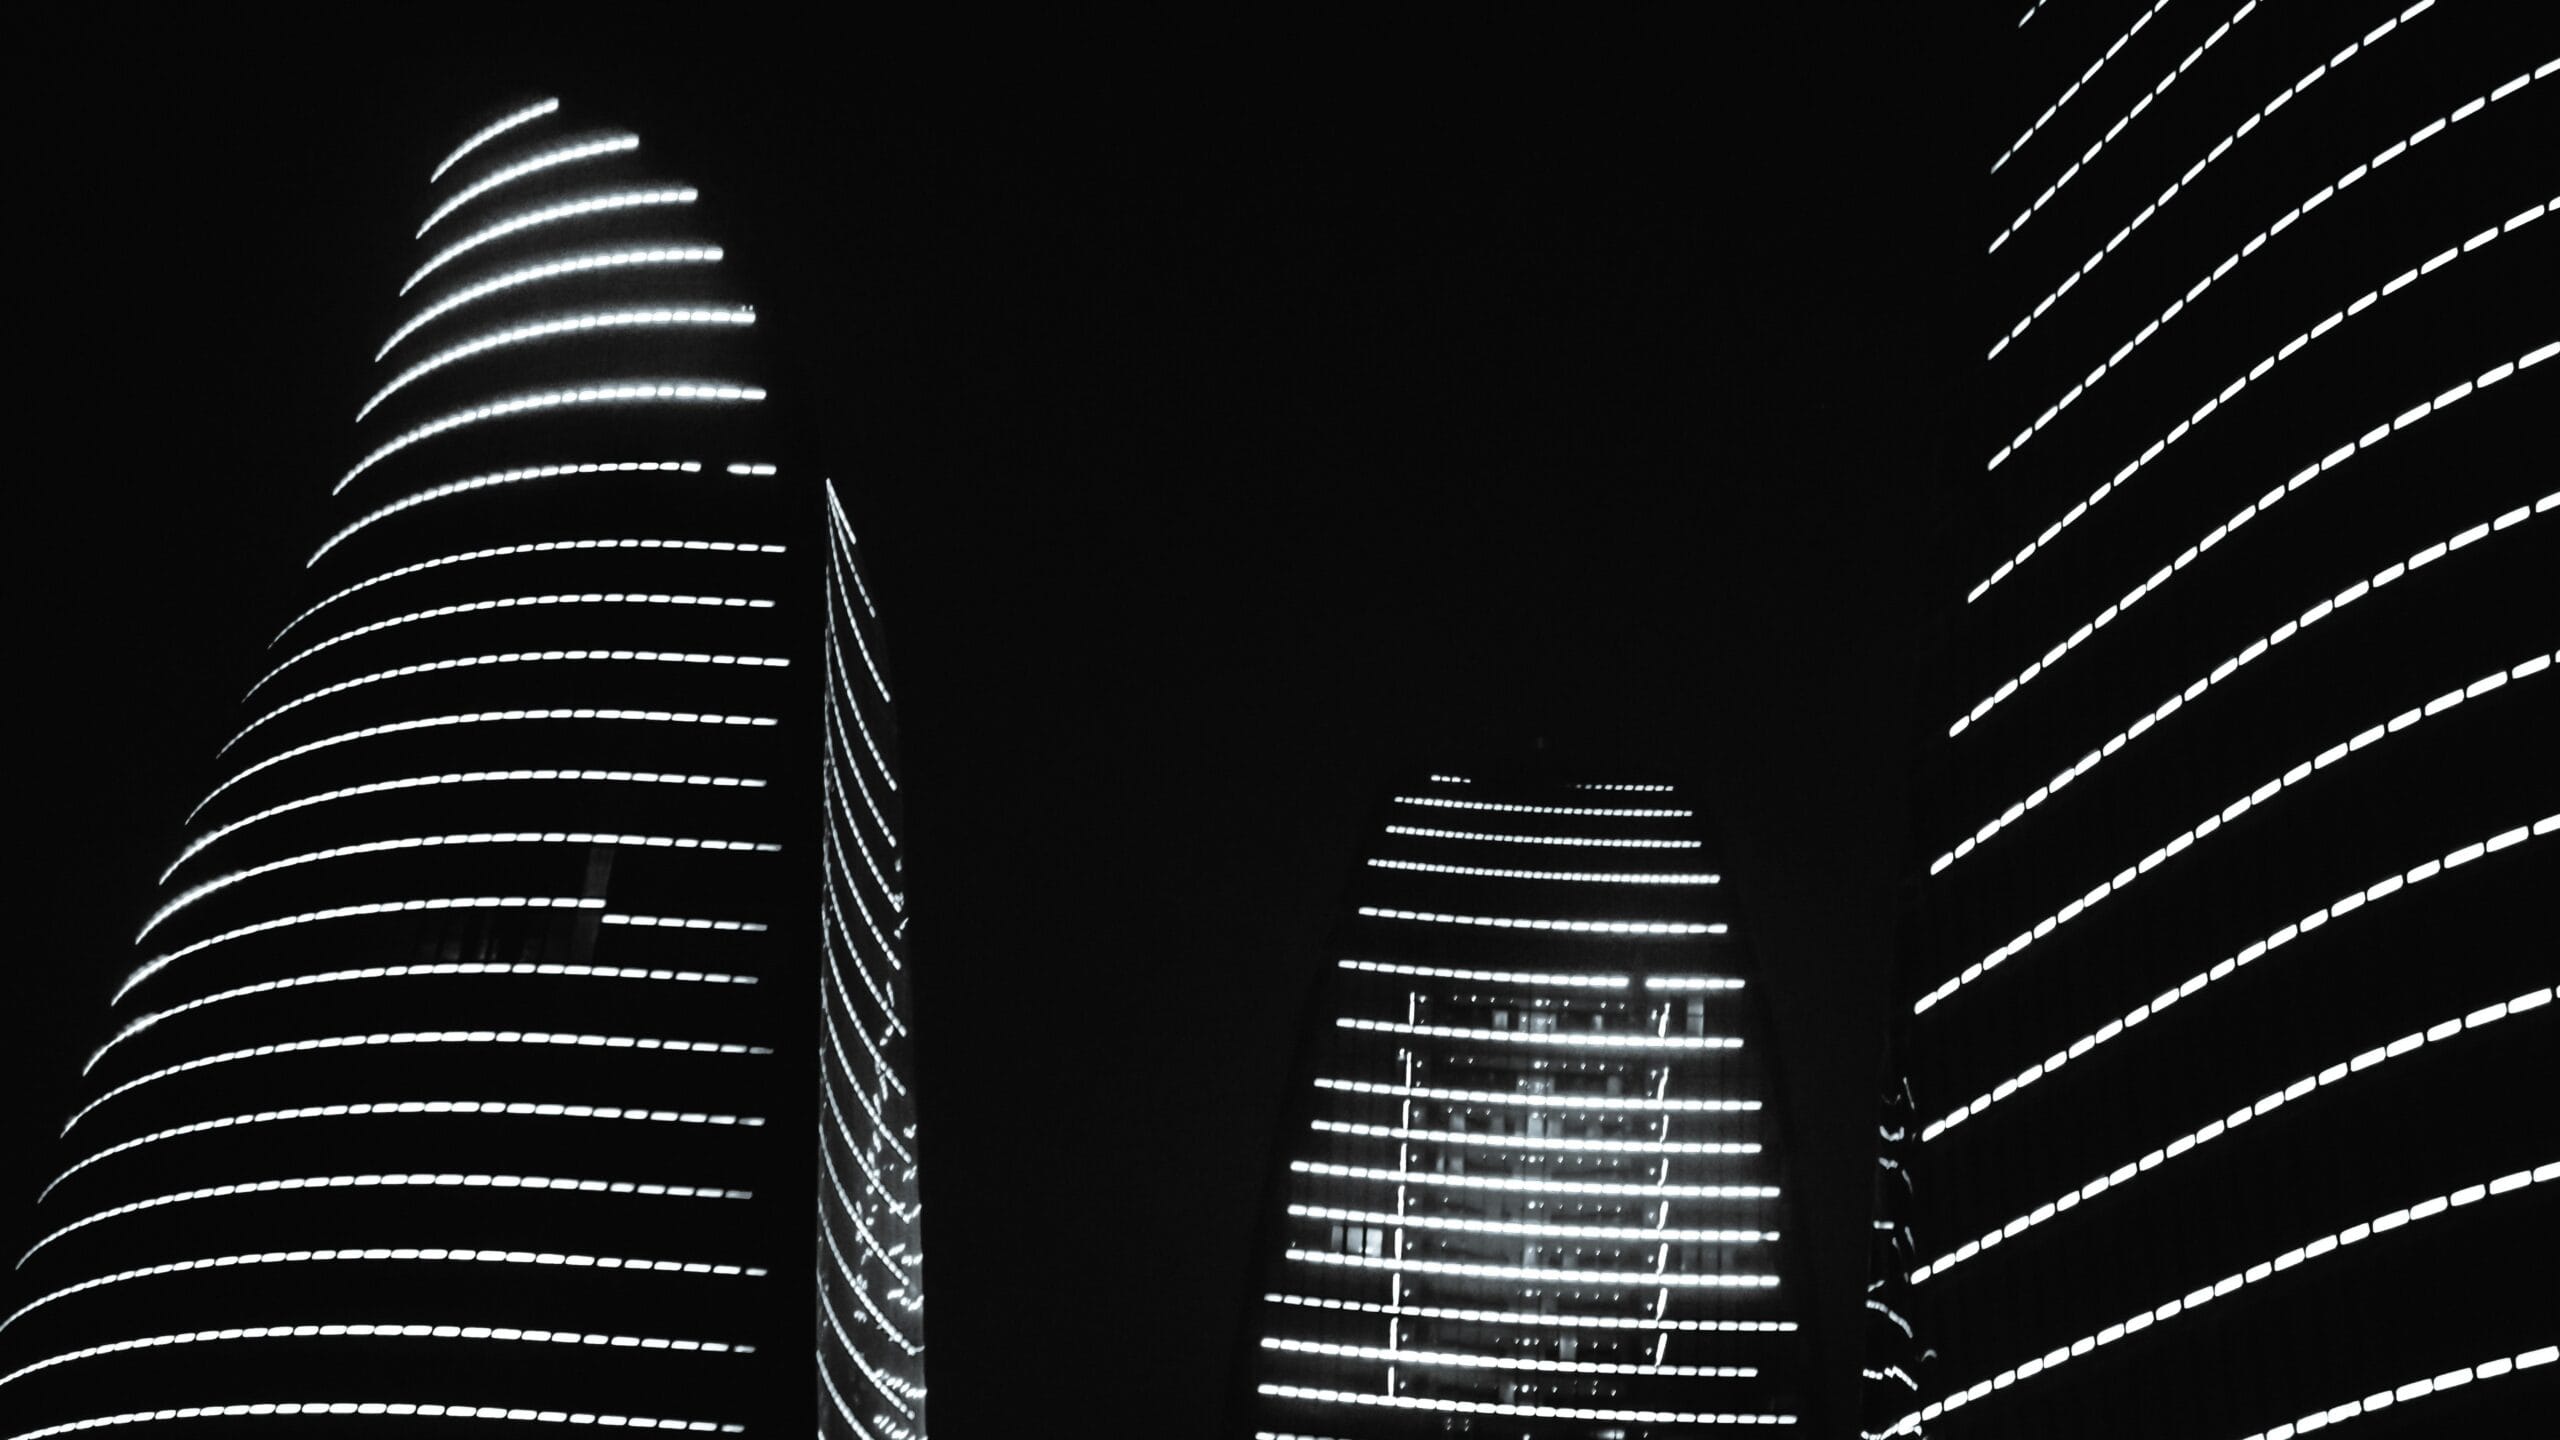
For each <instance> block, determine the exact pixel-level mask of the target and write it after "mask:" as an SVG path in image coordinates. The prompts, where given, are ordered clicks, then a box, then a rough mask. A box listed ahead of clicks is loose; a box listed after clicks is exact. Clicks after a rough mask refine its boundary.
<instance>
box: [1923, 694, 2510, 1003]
mask: <svg viewBox="0 0 2560 1440" xmlns="http://www.w3.org/2000/svg"><path fill="white" fill-rule="evenodd" d="M2552 659H2553V656H2551V655H2550V654H2547V653H2546V654H2542V655H2537V656H2535V657H2534V658H2533V659H2531V660H2527V661H2524V662H2522V663H2521V664H2518V665H2516V666H2514V667H2513V668H2511V669H2505V670H2497V671H2493V672H2492V673H2490V674H2489V675H2486V676H2484V677H2482V678H2481V679H2479V680H2477V681H2474V682H2473V683H2472V684H2470V685H2468V686H2461V685H2457V686H2455V687H2454V688H2453V689H2451V690H2449V691H2446V692H2445V693H2444V694H2442V695H2439V696H2437V697H2436V698H2435V699H2433V700H2430V701H2428V702H2426V703H2425V704H2424V705H2423V706H2422V707H2418V706H2413V707H2410V708H2409V709H2408V710H2407V711H2406V712H2404V714H2403V715H2402V717H2401V718H2400V719H2398V720H2395V721H2393V722H2392V723H2391V724H2390V726H2389V727H2388V730H2387V733H2389V734H2392V735H2398V734H2400V733H2402V732H2404V731H2407V730H2409V729H2411V728H2413V727H2415V726H2416V725H2417V724H2418V723H2419V722H2420V721H2421V720H2424V719H2426V718H2428V717H2429V716H2434V715H2441V714H2443V713H2444V712H2445V711H2447V710H2450V709H2453V708H2454V707H2456V706H2458V705H2461V704H2462V703H2463V702H2464V701H2465V700H2466V699H2467V698H2469V697H2470V696H2472V695H2474V694H2479V695H2487V694H2491V693H2494V692H2496V691H2500V690H2503V689H2505V688H2506V686H2507V684H2508V682H2509V681H2510V680H2512V679H2521V678H2526V677H2529V676H2532V675H2536V674H2539V673H2541V672H2543V671H2545V670H2548V669H2550V668H2551V661H2552ZM2527 667H2531V668H2527ZM2519 672H2521V674H2519ZM2224 673H2225V674H2226V676H2227V674H2228V672H2224ZM2366 733H2368V734H2371V733H2375V732H2373V731H2367V732H2366ZM2376 738H2379V735H2377V737H2376ZM2364 748H2368V747H2367V746H2360V745H2357V744H2355V743H2354V742H2351V741H2349V742H2341V743H2339V744H2336V745H2332V746H2330V747H2328V748H2327V749H2325V750H2322V751H2320V752H2319V753H2318V754H2317V755H2314V756H2312V757H2311V758H2309V759H2307V760H2304V761H2302V762H2301V763H2300V764H2297V765H2294V766H2292V767H2290V768H2288V769H2285V770H2282V771H2279V772H2278V773H2277V774H2275V775H2273V776H2271V777H2269V778H2268V779H2267V781H2266V782H2265V783H2264V784H2261V785H2258V786H2255V787H2253V788H2251V789H2249V790H2247V791H2244V792H2242V793H2241V795H2240V797H2239V798H2238V799H2236V800H2233V801H2231V802H2230V803H2228V804H2226V805H2221V806H2217V807H2215V808H2214V809H2213V810H2212V811H2211V812H2209V813H2207V814H2206V815H2205V816H2204V818H2202V819H2201V820H2198V821H2197V822H2196V823H2195V824H2193V825H2191V826H2189V827H2187V828H2186V829H2185V830H2184V831H2181V832H2180V833H2179V834H2178V835H2176V836H2174V837H2172V838H2171V839H2169V840H2168V841H2167V842H2165V843H2163V844H2161V845H2160V846H2158V847H2156V848H2154V849H2153V850H2152V851H2151V853H2150V854H2148V855H2145V856H2144V857H2142V859H2141V860H2139V861H2137V862H2135V863H2134V864H2131V865H2128V866H2126V867H2125V868H2124V869H2123V870H2120V871H2118V872H2117V873H2116V875H2115V878H2113V879H2110V880H2101V881H2099V882H2098V883H2097V884H2096V885H2095V886H2093V887H2091V888H2090V889H2089V890H2088V891H2087V892H2086V893H2084V894H2082V895H2080V896H2078V897H2077V898H2075V899H2073V900H2071V901H2070V902H2069V903H2067V904H2065V905H2063V906H2062V907H2061V908H2060V909H2059V910H2056V911H2055V912H2054V913H2052V914H2050V915H2047V916H2045V917H2044V918H2043V919H2042V920H2039V921H2037V922H2036V923H2035V924H2034V925H2032V926H2029V927H2028V928H2026V929H2024V930H2021V931H2019V932H2018V933H2017V935H2016V936H2014V937H2013V938H2011V939H2009V940H2007V941H2004V942H2003V943H2001V944H1999V945H1996V946H1994V947H1992V949H1991V951H1990V952H1989V953H1987V954H1985V955H1984V956H1983V957H1982V958H1981V959H1980V960H1978V961H1976V962H1975V963H1973V964H1972V965H1969V966H1967V967H1966V968H1965V969H1964V970H1963V971H1962V972H1961V973H1959V974H1956V975H1953V976H1950V977H1948V979H1947V980H1946V981H1945V982H1944V983H1942V984H1940V985H1939V986H1938V987H1937V988H1935V989H1933V990H1931V991H1930V992H1929V993H1928V994H1927V995H1924V996H1922V997H1921V1003H1920V1004H1918V1005H1917V1006H1915V1007H1914V1013H1918V1012H1919V1011H1922V1010H1926V1009H1928V1008H1929V1007H1931V1006H1934V1005H1936V1004H1938V1003H1939V1002H1941V1001H1943V1000H1945V999H1946V998H1947V997H1948V996H1950V995H1953V994H1955V993H1956V992H1957V991H1958V990H1961V989H1962V988H1964V987H1965V986H1967V985H1970V984H1972V983H1973V982H1975V981H1977V980H1979V979H1981V978H1982V977H1984V976H1986V975H1988V974H1990V973H1991V972H1992V971H1994V970H1996V969H1998V968H2000V966H2001V965H2003V964H2005V963H2006V962H2008V961H2010V960H2013V959H2016V958H2017V957H2018V956H2019V955H2021V954H2023V953H2025V951H2026V950H2027V947H2029V946H2031V945H2033V944H2035V943H2036V942H2037V941H2038V940H2041V939H2043V938H2044V937H2045V936H2047V935H2050V934H2052V933H2054V931H2055V930H2057V929H2058V928H2060V927H2061V926H2064V925H2067V924H2069V923H2071V922H2072V921H2073V920H2076V919H2078V918H2079V917H2080V916H2082V915H2085V914H2087V913H2088V912H2089V911H2091V910H2093V909H2095V908H2096V907H2097V906H2098V905H2100V904H2101V903H2103V902H2104V901H2106V900H2107V899H2109V898H2110V897H2112V896H2115V895H2119V894H2122V893H2123V892H2124V891H2125V890H2126V889H2127V888H2129V887H2130V886H2131V885H2132V884H2133V883H2134V881H2135V880H2137V879H2139V878H2140V877H2141V876H2144V875H2148V874H2150V873H2151V872H2152V871H2153V870H2155V869H2157V868H2158V867H2159V866H2160V865H2162V864H2163V863H2165V862H2166V861H2167V860H2168V859H2169V857H2171V856H2174V855H2178V854H2180V853H2182V852H2184V851H2186V850H2187V849H2189V848H2191V847H2193V846H2194V845H2196V844H2197V843H2198V842H2200V841H2203V840H2206V839H2209V838H2211V837H2212V836H2213V835H2214V834H2216V833H2218V832H2219V831H2220V830H2221V829H2222V827H2223V826H2225V825H2228V824H2230V823H2231V822H2233V821H2235V820H2237V819H2239V818H2240V817H2241V816H2243V815H2246V814H2248V813H2249V812H2250V811H2252V810H2254V809H2256V808H2257V807H2258V806H2260V805H2261V804H2264V803H2267V802H2270V801H2272V800H2274V799H2275V798H2276V797H2277V796H2279V795H2281V794H2283V793H2284V792H2285V791H2286V790H2287V789H2289V788H2291V787H2292V786H2294V785H2297V784H2300V783H2301V782H2303V781H2306V780H2308V779H2310V778H2311V777H2312V776H2313V775H2315V774H2318V773H2319V772H2320V771H2322V770H2326V769H2327V768H2329V767H2330V766H2331V765H2333V764H2336V763H2337V762H2339V761H2341V760H2344V759H2345V758H2346V757H2347V756H2349V755H2351V754H2354V753H2356V752H2357V751H2358V750H2360V749H2364ZM2058 788H2060V787H2059V786H2058V785H2056V786H2053V787H2050V788H2048V790H2047V791H2046V792H2045V793H2046V794H2050V793H2051V790H2052V789H2058ZM2018 813H2019V814H2021V815H2023V814H2024V813H2025V812H2024V810H2023V809H2021V810H2020V811H2019V812H2018Z"/></svg>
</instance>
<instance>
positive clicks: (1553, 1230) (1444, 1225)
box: [1289, 1205, 1778, 1245]
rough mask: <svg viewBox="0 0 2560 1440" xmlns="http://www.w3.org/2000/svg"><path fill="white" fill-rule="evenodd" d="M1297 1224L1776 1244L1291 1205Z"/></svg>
mask: <svg viewBox="0 0 2560 1440" xmlns="http://www.w3.org/2000/svg"><path fill="white" fill-rule="evenodd" d="M1289 1213H1290V1214H1291V1215H1294V1216H1296V1217H1297V1218H1299V1219H1301V1220H1324V1221H1340V1222H1341V1223H1343V1224H1346V1225H1379V1226H1386V1227H1389V1228H1392V1229H1398V1230H1404V1229H1412V1230H1456V1231H1462V1232H1464V1233H1467V1234H1470V1235H1524V1236H1531V1237H1550V1238H1557V1239H1566V1240H1636V1241H1651V1242H1655V1243H1661V1242H1670V1243H1673V1244H1684V1245H1685V1244H1718V1245H1754V1244H1759V1243H1761V1242H1763V1241H1773V1240H1776V1239H1777V1238H1778V1232H1777V1231H1775V1230H1673V1229H1656V1228H1653V1227H1650V1226H1643V1225H1566V1224H1552V1225H1550V1224H1539V1223H1535V1222H1531V1221H1523V1220H1468V1219H1462V1218H1459V1217H1456V1216H1448V1215H1419V1214H1413V1213H1406V1214H1402V1215H1391V1214H1388V1213H1386V1212H1384V1211H1378V1210H1344V1209H1339V1208H1336V1207H1333V1206H1329V1205H1292V1206H1290V1207H1289Z"/></svg>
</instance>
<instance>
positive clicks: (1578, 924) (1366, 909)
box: [1360, 905, 1725, 935]
mask: <svg viewBox="0 0 2560 1440" xmlns="http://www.w3.org/2000/svg"><path fill="white" fill-rule="evenodd" d="M1360 913H1361V914H1363V915H1366V916H1369V917H1370V918H1372V919H1377V920H1419V921H1423V922H1426V923H1429V924H1437V925H1478V926H1483V927H1485V928H1488V929H1495V930H1551V931H1557V932H1561V933H1565V934H1573V935H1722V934H1723V933H1725V927H1724V926H1723V925H1721V924H1715V925H1702V924H1698V923H1696V922H1694V921H1685V920H1682V921H1674V920H1548V919H1536V918H1526V917H1521V916H1512V915H1443V914H1441V913H1439V912H1437V911H1433V910H1390V909H1386V908H1384V907H1382V906H1377V905H1363V906H1361V907H1360Z"/></svg>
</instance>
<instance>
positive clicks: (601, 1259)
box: [0, 1246, 765, 1330]
mask: <svg viewBox="0 0 2560 1440" xmlns="http://www.w3.org/2000/svg"><path fill="white" fill-rule="evenodd" d="M342 1260H345V1261H353V1260H451V1261H457V1262H472V1261H478V1262H484V1263H488V1264H496V1265H567V1266H571V1267H575V1268H580V1269H588V1268H592V1269H597V1270H647V1271H661V1270H662V1271H665V1272H667V1273H668V1274H679V1273H681V1274H686V1275H739V1276H760V1275H762V1274H764V1273H765V1272H764V1269H763V1267H761V1266H754V1265H709V1264H704V1263H703V1262H701V1261H698V1260H632V1259H625V1258H622V1257H620V1256H614V1255H564V1254H555V1253H553V1252H551V1251H547V1250H546V1251H540V1252H536V1251H531V1250H445V1249H436V1248H428V1249H419V1248H416V1247H412V1246H402V1247H398V1248H377V1249H350V1250H266V1251H259V1252H255V1253H251V1254H241V1255H216V1256H211V1257H208V1258H206V1259H202V1260H171V1261H167V1262H164V1263H162V1264H158V1265H145V1266H142V1267H141V1268H139V1269H134V1270H119V1271H117V1272H116V1273H114V1274H112V1275H100V1276H97V1277H95V1278H93V1279H88V1280H83V1281H81V1282H79V1283H78V1284H76V1285H65V1286H63V1287H62V1288H61V1289H59V1290H55V1291H52V1292H50V1293H48V1294H44V1295H39V1296H37V1297H36V1298H35V1299H33V1300H31V1301H29V1302H27V1303H26V1304H25V1305H22V1306H20V1307H19V1308H18V1309H17V1310H15V1311H14V1312H12V1313H11V1314H10V1316H9V1318H7V1319H6V1320H0V1330H6V1329H8V1328H9V1327H10V1326H11V1325H14V1324H16V1323H17V1322H18V1320H19V1319H20V1318H21V1317H23V1316H24V1315H26V1313H27V1312H28V1311H30V1310H34V1309H36V1308H37V1307H38V1306H42V1305H49V1304H51V1303H52V1302H54V1301H56V1300H60V1299H62V1298H63V1297H64V1296H67V1295H78V1294H81V1293H83V1292H85V1291H89V1290H95V1289H97V1288H99V1287H100V1286H104V1285H118V1284H122V1283H124V1282H125V1281H128V1280H148V1279H151V1278H154V1277H156V1276H161V1275H178V1274H184V1273H186V1272H188V1271H193V1270H228V1269H232V1268H234V1267H237V1266H242V1265H309V1264H325V1263H328V1262H331V1261H342Z"/></svg>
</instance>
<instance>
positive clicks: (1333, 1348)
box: [0, 1335, 1760, 1383]
mask: <svg viewBox="0 0 2560 1440" xmlns="http://www.w3.org/2000/svg"><path fill="white" fill-rule="evenodd" d="M1262 1348H1263V1349H1265V1350H1283V1351H1288V1352H1290V1353H1293V1354H1299V1355H1327V1356H1332V1357H1335V1358H1337V1359H1343V1360H1384V1361H1386V1362H1388V1363H1389V1364H1395V1365H1451V1366H1462V1367H1466V1368H1470V1369H1478V1370H1535V1371H1540V1372H1544V1373H1548V1374H1566V1375H1680V1376H1688V1377H1693V1378H1697V1379H1716V1380H1747V1379H1750V1378H1751V1377H1752V1376H1755V1375H1757V1374H1759V1373H1760V1369H1759V1367H1758V1366H1756V1365H1617V1364H1611V1363H1608V1362H1606V1361H1598V1360H1520V1359H1514V1358H1512V1357H1510V1356H1507V1355H1466V1354H1453V1353H1450V1352H1448V1351H1442V1350H1389V1349H1387V1348H1386V1347H1385V1346H1383V1345H1334V1344H1328V1343H1327V1342H1325V1341H1322V1340H1280V1339H1275V1338H1273V1337H1271V1336H1268V1335H1266V1336H1264V1337H1262ZM0 1383H6V1382H0Z"/></svg>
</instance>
